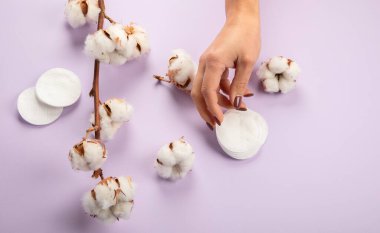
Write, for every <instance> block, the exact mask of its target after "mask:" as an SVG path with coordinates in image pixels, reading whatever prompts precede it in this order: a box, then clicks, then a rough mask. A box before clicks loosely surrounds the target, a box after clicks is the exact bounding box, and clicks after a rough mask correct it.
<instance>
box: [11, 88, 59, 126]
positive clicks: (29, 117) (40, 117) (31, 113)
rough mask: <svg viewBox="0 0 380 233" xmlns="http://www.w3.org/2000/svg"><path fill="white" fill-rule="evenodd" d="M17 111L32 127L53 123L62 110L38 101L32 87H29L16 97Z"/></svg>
mask: <svg viewBox="0 0 380 233" xmlns="http://www.w3.org/2000/svg"><path fill="white" fill-rule="evenodd" d="M17 109H18V112H19V113H20V115H21V117H22V118H23V119H24V120H25V121H27V122H29V123H30V124H33V125H47V124H50V123H52V122H53V121H55V120H56V119H57V118H58V117H59V116H60V115H61V113H62V111H63V108H59V107H52V106H49V105H46V104H44V103H42V102H41V101H39V100H38V99H37V97H36V92H35V88H34V87H30V88H28V89H26V90H24V91H23V92H21V94H20V95H19V96H18V99H17Z"/></svg>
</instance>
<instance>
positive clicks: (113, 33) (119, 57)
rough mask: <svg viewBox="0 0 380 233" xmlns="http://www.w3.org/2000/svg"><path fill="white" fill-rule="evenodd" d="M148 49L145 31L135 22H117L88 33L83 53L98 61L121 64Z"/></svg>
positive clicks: (146, 51)
mask: <svg viewBox="0 0 380 233" xmlns="http://www.w3.org/2000/svg"><path fill="white" fill-rule="evenodd" d="M149 51H150V44H149V39H148V36H147V33H146V31H145V30H144V29H143V28H142V27H140V26H138V25H135V24H129V25H126V26H123V25H121V24H118V23H114V24H112V25H110V26H109V27H108V28H107V29H105V30H102V29H101V30H99V31H97V32H95V33H94V34H91V35H88V36H87V38H86V41H85V53H86V54H87V55H89V56H90V57H93V58H94V59H97V60H99V61H100V62H104V63H109V64H114V65H122V64H124V63H125V62H127V61H130V60H133V59H135V58H137V57H139V56H141V55H142V54H145V53H148V52H149Z"/></svg>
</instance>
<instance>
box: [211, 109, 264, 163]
mask: <svg viewBox="0 0 380 233" xmlns="http://www.w3.org/2000/svg"><path fill="white" fill-rule="evenodd" d="M267 136H268V126H267V123H266V121H265V119H264V118H263V117H262V116H261V115H260V114H258V113H257V112H254V111H251V110H247V111H238V110H235V109H232V110H228V111H227V112H226V113H225V114H224V120H223V123H222V125H221V126H216V137H217V139H218V142H219V145H220V146H221V147H222V149H223V150H224V152H226V153H227V154H228V155H229V156H231V157H232V158H235V159H248V158H251V157H253V156H254V155H256V154H257V152H258V151H259V150H260V148H261V146H262V145H263V144H264V143H265V141H266V138H267Z"/></svg>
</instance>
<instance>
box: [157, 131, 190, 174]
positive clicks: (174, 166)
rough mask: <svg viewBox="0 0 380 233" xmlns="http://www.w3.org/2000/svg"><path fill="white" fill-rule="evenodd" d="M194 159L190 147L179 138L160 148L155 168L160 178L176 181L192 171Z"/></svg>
mask: <svg viewBox="0 0 380 233" xmlns="http://www.w3.org/2000/svg"><path fill="white" fill-rule="evenodd" d="M194 158H195V156H194V152H193V148H192V147H191V145H190V144H189V143H188V142H187V141H185V139H184V138H180V139H178V140H176V141H174V142H171V143H169V144H166V145H164V146H163V147H161V149H160V150H159V151H158V155H157V159H156V161H155V167H156V170H157V173H158V175H159V176H161V177H162V178H165V179H172V180H176V179H180V178H183V177H185V176H186V175H187V173H188V172H189V171H190V170H191V169H192V167H193V163H194Z"/></svg>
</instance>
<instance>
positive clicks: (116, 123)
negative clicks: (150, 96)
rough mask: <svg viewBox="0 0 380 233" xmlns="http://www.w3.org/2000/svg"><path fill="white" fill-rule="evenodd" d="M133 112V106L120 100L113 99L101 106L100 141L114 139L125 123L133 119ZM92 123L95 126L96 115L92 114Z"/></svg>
mask: <svg viewBox="0 0 380 233" xmlns="http://www.w3.org/2000/svg"><path fill="white" fill-rule="evenodd" d="M133 111H134V110H133V107H132V105H130V104H128V103H127V102H126V101H125V100H124V99H120V98H112V99H109V100H107V101H106V102H105V103H103V104H101V105H99V115H100V128H101V129H100V139H102V140H104V141H108V140H111V139H113V137H114V135H115V134H116V132H117V131H118V130H119V128H120V127H121V126H122V125H123V123H124V122H127V121H129V120H130V119H131V116H132V114H133ZM90 123H91V124H92V126H95V116H94V113H92V114H91V117H90Z"/></svg>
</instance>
